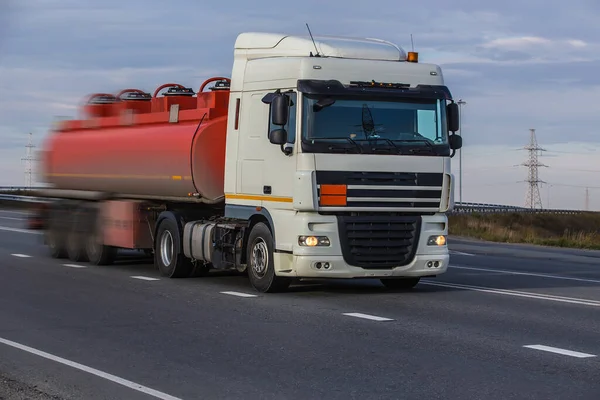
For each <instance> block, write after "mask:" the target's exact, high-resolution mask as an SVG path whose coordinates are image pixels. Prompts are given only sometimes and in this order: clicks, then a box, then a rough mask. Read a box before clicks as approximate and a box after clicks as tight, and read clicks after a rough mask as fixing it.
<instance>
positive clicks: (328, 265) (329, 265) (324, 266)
mask: <svg viewBox="0 0 600 400" xmlns="http://www.w3.org/2000/svg"><path fill="white" fill-rule="evenodd" d="M323 268H325V269H329V268H331V264H329V263H328V262H326V263H324V264H323Z"/></svg>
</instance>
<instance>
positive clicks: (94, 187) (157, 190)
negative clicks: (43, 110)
mask: <svg viewBox="0 0 600 400" xmlns="http://www.w3.org/2000/svg"><path fill="white" fill-rule="evenodd" d="M213 82H214V85H213V86H212V87H210V88H208V85H209V84H210V83H213ZM230 83H231V81H230V79H229V78H223V77H213V78H210V79H208V80H206V81H205V82H204V83H203V84H202V85H201V87H200V89H199V91H198V93H194V91H193V90H192V89H190V88H186V87H185V86H183V85H180V84H177V83H167V84H164V85H161V86H160V87H158V88H157V89H156V90H155V91H154V93H153V94H152V95H151V94H149V93H145V92H143V91H141V90H139V89H124V90H122V91H120V92H119V93H117V94H116V95H112V94H109V93H95V94H92V95H90V96H89V97H88V98H87V99H86V102H85V104H84V106H83V107H82V114H83V115H82V117H81V118H80V119H76V120H68V121H62V122H60V123H58V125H57V126H56V127H55V129H54V131H53V132H52V133H51V134H50V136H49V137H48V139H47V140H46V142H45V143H44V146H43V149H42V152H41V154H40V156H41V170H40V180H41V181H42V182H44V183H47V184H50V187H49V188H48V189H44V190H43V193H42V195H43V196H44V197H48V198H51V199H53V200H55V201H54V202H51V205H50V207H47V206H44V210H43V212H42V213H41V218H42V220H43V221H44V223H43V224H42V225H41V226H40V228H42V229H45V239H46V244H48V246H49V248H50V251H51V255H52V257H55V258H65V257H67V258H69V259H70V260H72V261H90V262H92V263H94V264H110V263H112V262H113V261H114V259H115V257H116V253H117V249H119V248H125V249H139V250H144V251H146V252H148V253H150V252H152V250H153V249H154V248H155V247H156V245H157V243H156V242H155V238H154V234H156V233H157V231H156V227H157V226H158V225H159V224H160V222H161V221H162V220H164V219H169V220H170V221H169V223H174V224H177V225H178V226H179V230H181V229H182V226H183V225H182V224H185V222H186V221H187V220H189V219H190V218H202V217H211V216H213V215H222V210H223V207H224V171H225V146H226V133H227V113H228V107H229V94H230V90H229V87H230ZM164 89H166V90H165V91H164V92H162V93H160V92H161V90H164ZM205 89H208V90H205ZM202 204H204V206H199V205H202ZM162 225H165V224H162ZM149 228H150V229H149ZM173 236H177V235H171V237H170V240H171V243H170V246H171V256H170V257H171V259H165V260H162V263H159V265H162V266H163V267H162V268H161V272H162V273H163V274H164V275H167V276H171V277H177V276H189V275H190V274H191V275H197V274H199V273H205V272H206V271H208V268H210V263H205V264H203V265H201V266H196V265H195V263H193V262H192V261H191V260H190V259H187V258H184V257H183V256H182V255H180V254H179V253H180V252H179V251H178V249H177V247H176V246H178V247H179V250H181V248H182V246H181V243H179V244H178V245H177V244H176V242H177V240H178V239H175V238H174V237H173ZM179 242H180V240H179ZM162 245H163V246H168V245H169V244H168V243H163V244H162ZM163 253H164V251H163Z"/></svg>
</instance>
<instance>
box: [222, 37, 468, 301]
mask: <svg viewBox="0 0 600 400" xmlns="http://www.w3.org/2000/svg"><path fill="white" fill-rule="evenodd" d="M417 58H418V55H417V54H416V53H408V54H407V53H406V52H405V51H404V50H402V49H401V48H399V47H398V46H396V45H394V44H392V43H389V42H386V41H383V40H378V39H353V38H343V37H314V38H313V37H311V36H306V37H302V36H288V35H283V34H271V33H243V34H241V35H239V36H238V38H237V40H236V43H235V50H234V63H233V70H232V75H231V87H230V90H231V92H230V102H229V121H228V128H227V129H228V130H227V145H226V164H225V165H226V168H225V186H224V188H225V199H226V200H225V201H226V205H225V217H227V218H235V219H242V220H248V221H250V228H249V230H248V234H247V235H246V239H245V240H246V242H245V243H246V244H247V252H245V256H246V263H247V264H246V265H247V269H248V275H249V277H250V281H251V282H252V284H253V286H254V287H255V288H256V289H257V290H259V291H263V292H267V291H273V290H278V289H281V288H283V287H286V286H287V285H288V284H289V282H290V281H291V279H294V278H378V279H381V281H382V282H383V283H384V285H386V286H388V287H391V288H408V287H412V286H414V285H415V284H417V283H418V281H419V279H420V277H424V276H435V275H439V274H441V273H444V272H445V271H446V269H447V267H448V261H449V254H448V248H447V246H446V236H447V234H448V219H447V217H446V212H447V211H449V210H450V209H451V208H452V207H453V193H454V191H453V186H454V180H453V175H452V173H451V170H450V158H451V157H452V156H453V155H454V152H455V150H457V149H459V148H460V147H461V146H462V141H461V138H460V136H457V135H455V134H454V132H456V131H457V130H458V112H457V105H456V104H455V103H454V101H453V100H452V96H451V94H450V91H449V90H448V88H447V87H446V86H445V85H444V78H443V75H442V71H441V69H440V67H439V66H437V65H432V64H423V63H419V62H418V59H417Z"/></svg>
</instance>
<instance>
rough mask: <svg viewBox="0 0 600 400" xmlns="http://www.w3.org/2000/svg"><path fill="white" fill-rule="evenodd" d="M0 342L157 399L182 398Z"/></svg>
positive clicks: (26, 347) (34, 350)
mask: <svg viewBox="0 0 600 400" xmlns="http://www.w3.org/2000/svg"><path fill="white" fill-rule="evenodd" d="M0 343H2V344H5V345H7V346H10V347H13V348H15V349H19V350H23V351H26V352H28V353H30V354H35V355H36V356H40V357H43V358H46V359H48V360H51V361H54V362H57V363H60V364H63V365H67V366H69V367H72V368H75V369H78V370H80V371H84V372H87V373H89V374H92V375H95V376H98V377H100V378H104V379H106V380H109V381H111V382H114V383H117V384H119V385H122V386H125V387H127V388H129V389H133V390H136V391H138V392H141V393H145V394H148V395H150V396H153V397H156V398H158V399H162V400H182V399H180V398H178V397H174V396H171V395H169V394H167V393H163V392H159V391H158V390H155V389H151V388H149V387H146V386H143V385H140V384H139V383H135V382H132V381H129V380H127V379H123V378H120V377H118V376H115V375H112V374H109V373H107V372H104V371H100V370H97V369H95V368H91V367H88V366H87V365H83V364H79V363H77V362H75V361H71V360H67V359H66V358H62V357H58V356H55V355H53V354H50V353H46V352H44V351H41V350H38V349H34V348H33V347H29V346H25V345H23V344H20V343H17V342H13V341H10V340H7V339H3V338H0Z"/></svg>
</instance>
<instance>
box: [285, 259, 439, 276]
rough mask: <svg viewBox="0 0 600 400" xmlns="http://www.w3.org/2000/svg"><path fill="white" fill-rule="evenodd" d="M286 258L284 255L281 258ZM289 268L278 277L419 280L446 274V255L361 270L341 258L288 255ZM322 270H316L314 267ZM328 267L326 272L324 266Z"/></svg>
mask: <svg viewBox="0 0 600 400" xmlns="http://www.w3.org/2000/svg"><path fill="white" fill-rule="evenodd" d="M283 256H287V255H283ZM289 258H291V260H289V261H290V262H291V264H292V271H294V272H292V271H290V272H288V273H279V274H278V275H282V276H289V275H293V276H295V277H298V278H385V277H420V276H431V275H439V274H443V273H444V272H446V270H447V269H448V263H449V262H450V256H449V255H417V256H416V257H415V258H414V259H413V261H412V262H411V263H410V264H408V265H404V266H402V267H396V268H392V269H364V268H360V267H354V266H352V265H348V264H347V263H346V262H345V261H344V258H343V257H342V256H331V257H323V256H295V255H289ZM429 261H431V262H432V264H434V263H435V262H436V261H437V262H438V266H437V267H434V266H432V267H428V266H427V264H428V262H429ZM318 263H320V264H321V268H317V264H318ZM325 263H328V264H329V268H328V269H325V268H324V267H323V265H324V264H325Z"/></svg>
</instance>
